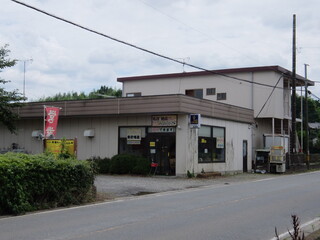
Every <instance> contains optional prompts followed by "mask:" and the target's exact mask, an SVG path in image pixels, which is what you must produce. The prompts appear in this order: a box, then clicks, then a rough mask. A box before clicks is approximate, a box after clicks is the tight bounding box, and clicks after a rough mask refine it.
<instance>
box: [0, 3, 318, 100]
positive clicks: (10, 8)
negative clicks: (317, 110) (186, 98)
mask: <svg viewBox="0 0 320 240" xmlns="http://www.w3.org/2000/svg"><path fill="white" fill-rule="evenodd" d="M25 2H26V3H28V4H30V5H33V6H35V7H38V8H40V9H43V10H45V11H48V12H50V13H53V14H55V15H57V16H61V17H64V18H66V19H68V20H70V21H74V22H76V23H79V24H81V25H83V26H86V27H89V28H92V29H95V30H97V31H99V32H102V33H105V34H107V35H109V36H112V37H115V38H118V39H121V40H123V41H126V42H130V43H132V44H135V45H137V46H140V47H143V48H146V49H149V50H152V51H155V52H157V53H160V54H163V55H167V56H169V57H172V58H175V59H178V60H182V59H187V60H186V61H187V62H188V63H191V64H194V65H198V66H200V67H204V68H210V69H220V68H229V67H247V66H258V65H259V66H262V65H281V66H282V67H285V68H287V69H291V54H292V53H291V51H292V46H291V43H292V15H293V14H294V13H295V14H296V15H297V45H298V50H299V51H298V53H297V73H298V74H301V75H303V74H304V66H303V64H304V63H308V64H309V65H310V67H309V78H310V79H311V80H320V77H319V76H320V69H319V67H318V66H319V61H320V57H319V56H320V44H319V43H318V42H319V38H320V16H319V14H318V9H319V8H320V2H318V1H317V0H310V1H308V4H306V2H305V1H302V0H283V1H280V2H279V1H276V0H268V1H266V0H262V1H253V0H241V1H240V0H223V1H222V0H214V1H209V0H178V1H169V0H164V1H155V0H91V1H87V0H77V1H76V0H69V1H62V0H45V1H44V0H42V1H41V0H25ZM0 28H1V32H0V45H1V46H3V45H4V44H5V43H9V44H10V50H11V55H10V56H11V58H16V59H29V58H33V60H34V61H33V62H32V64H27V69H26V80H27V83H26V93H27V96H28V97H29V98H30V99H31V98H32V99H36V98H38V97H42V96H43V95H46V96H48V95H52V94H55V93H58V92H68V91H85V92H88V91H91V90H92V89H94V88H95V89H97V88H99V87H100V86H101V85H108V86H112V87H115V86H117V87H119V86H120V85H119V83H117V82H116V78H117V77H123V76H132V75H143V74H159V73H168V72H179V71H183V67H182V66H181V65H179V64H176V63H173V62H170V61H167V60H164V59H161V58H158V57H156V56H152V55H150V54H148V53H143V52H141V51H139V50H136V49H132V48H130V47H128V46H124V45H122V44H120V43H117V42H114V41H112V40H110V39H108V38H104V37H102V36H98V35H96V34H93V33H89V32H86V31H84V30H82V29H79V28H76V27H74V26H72V25H69V24H67V23H63V22H61V21H58V20H55V19H53V18H50V17H48V16H46V15H44V14H41V13H38V12H36V11H34V10H31V9H28V8H26V7H23V6H20V5H18V4H16V3H13V2H12V1H5V2H3V3H2V6H1V9H0ZM21 64H22V63H18V64H17V65H16V66H15V67H13V68H11V69H8V70H5V71H4V72H3V73H1V76H2V77H4V78H8V79H11V80H12V82H11V83H10V84H9V85H8V88H19V89H22V87H21V83H22V80H23V68H22V65H21ZM185 70H187V71H191V70H194V69H190V68H188V67H186V68H185ZM312 91H313V92H314V93H316V94H317V95H319V96H320V88H319V87H315V88H313V90H312Z"/></svg>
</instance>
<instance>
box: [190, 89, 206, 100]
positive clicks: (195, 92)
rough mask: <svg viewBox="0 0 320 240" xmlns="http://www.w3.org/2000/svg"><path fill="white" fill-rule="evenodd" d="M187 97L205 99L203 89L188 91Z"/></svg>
mask: <svg viewBox="0 0 320 240" xmlns="http://www.w3.org/2000/svg"><path fill="white" fill-rule="evenodd" d="M186 95H187V96H190V97H196V98H200V99H202V98H203V89H188V90H186Z"/></svg>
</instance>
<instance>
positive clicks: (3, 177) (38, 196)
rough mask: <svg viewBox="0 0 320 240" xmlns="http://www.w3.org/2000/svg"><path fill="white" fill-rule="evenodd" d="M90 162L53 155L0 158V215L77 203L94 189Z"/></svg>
mask: <svg viewBox="0 0 320 240" xmlns="http://www.w3.org/2000/svg"><path fill="white" fill-rule="evenodd" d="M93 184H94V170H93V168H92V166H91V164H90V163H88V162H86V161H78V160H76V159H68V160H64V159H57V160H56V159H55V158H54V156H53V155H45V154H40V155H27V154H21V153H20V154H14V153H7V154H4V155H0V214H21V213H24V212H27V211H33V210H37V209H43V208H50V207H59V206H67V205H70V204H80V203H83V202H85V201H87V200H88V196H89V194H90V193H92V191H93V190H94V185H93Z"/></svg>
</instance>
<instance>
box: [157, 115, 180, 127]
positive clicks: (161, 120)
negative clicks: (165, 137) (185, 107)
mask: <svg viewBox="0 0 320 240" xmlns="http://www.w3.org/2000/svg"><path fill="white" fill-rule="evenodd" d="M152 126H154V127H175V126H177V116H176V115H163V116H152Z"/></svg>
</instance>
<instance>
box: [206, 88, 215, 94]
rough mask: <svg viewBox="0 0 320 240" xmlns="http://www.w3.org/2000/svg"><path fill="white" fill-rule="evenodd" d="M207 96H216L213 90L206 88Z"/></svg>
mask: <svg viewBox="0 0 320 240" xmlns="http://www.w3.org/2000/svg"><path fill="white" fill-rule="evenodd" d="M207 95H216V89H215V88H207Z"/></svg>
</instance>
